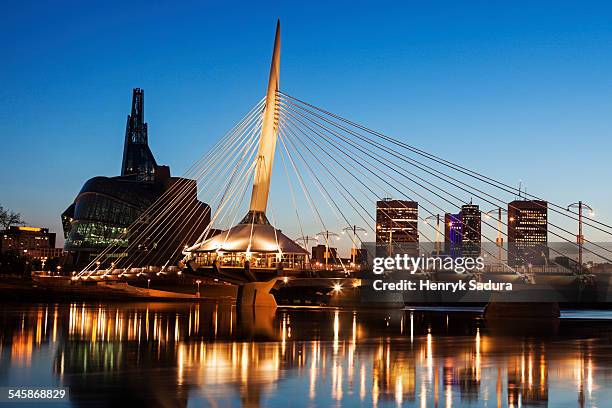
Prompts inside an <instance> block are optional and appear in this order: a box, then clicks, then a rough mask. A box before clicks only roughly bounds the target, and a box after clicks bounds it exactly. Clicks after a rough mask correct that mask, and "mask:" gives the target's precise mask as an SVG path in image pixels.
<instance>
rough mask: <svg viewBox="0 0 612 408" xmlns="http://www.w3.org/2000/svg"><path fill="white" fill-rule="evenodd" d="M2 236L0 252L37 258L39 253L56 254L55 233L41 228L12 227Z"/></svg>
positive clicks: (0, 238) (0, 237) (0, 236)
mask: <svg viewBox="0 0 612 408" xmlns="http://www.w3.org/2000/svg"><path fill="white" fill-rule="evenodd" d="M1 234H2V235H0V252H19V253H22V254H28V253H29V255H30V256H35V254H36V253H37V251H38V252H39V253H42V252H44V251H46V253H51V254H52V253H54V251H52V250H55V232H49V229H48V228H39V227H16V226H13V227H10V228H9V229H7V230H5V231H3V232H2V233H1Z"/></svg>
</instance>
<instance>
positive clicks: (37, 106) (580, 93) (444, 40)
mask: <svg viewBox="0 0 612 408" xmlns="http://www.w3.org/2000/svg"><path fill="white" fill-rule="evenodd" d="M85 3H87V4H85ZM125 3H126V2H113V1H105V2H78V1H74V2H62V1H56V2H7V3H6V4H4V6H3V13H2V16H0V38H1V40H0V52H1V54H2V63H1V64H0V84H2V85H1V86H0V137H1V140H2V142H1V145H2V149H1V152H2V154H1V156H2V157H1V159H0V203H1V204H2V205H4V206H5V207H8V208H12V209H14V210H17V211H20V212H22V214H23V215H24V218H25V219H26V220H27V221H28V222H29V223H30V224H35V225H46V226H50V227H51V228H52V229H53V230H55V231H57V232H60V231H61V226H60V221H59V214H60V213H61V212H62V211H63V210H64V209H65V208H66V206H67V205H68V204H69V203H70V202H71V201H72V200H73V199H74V196H75V195H76V193H77V192H78V190H79V189H80V187H81V185H82V184H83V182H84V181H85V180H86V179H88V178H90V177H93V176H96V175H108V176H113V175H117V174H118V173H119V170H120V165H121V151H122V144H123V136H124V129H125V119H126V115H127V114H128V113H129V107H130V98H131V89H132V88H134V87H141V88H144V89H145V96H146V102H145V108H146V113H145V116H146V119H147V121H148V123H149V138H150V145H151V148H152V150H153V152H154V154H155V155H156V158H157V161H158V162H159V163H163V164H168V165H170V166H171V168H172V172H173V174H175V175H179V174H181V173H182V172H183V171H184V170H185V169H186V168H187V167H188V166H189V165H190V163H192V162H193V161H195V160H196V159H197V158H198V157H200V156H201V155H202V154H203V153H204V152H205V151H206V150H207V148H208V147H209V146H211V145H212V143H213V142H214V141H215V140H216V138H218V137H219V136H221V135H222V134H223V133H224V132H225V131H226V130H227V129H228V128H229V127H231V125H232V124H233V123H234V122H235V121H236V120H238V119H239V118H240V117H242V115H243V114H244V113H245V112H246V111H247V110H248V109H249V108H250V107H251V106H252V105H253V104H254V103H255V102H256V101H257V100H258V99H259V98H260V97H261V96H263V94H264V92H265V85H266V84H265V80H266V77H267V70H268V64H269V59H270V52H271V46H272V39H273V34H274V25H275V22H276V18H277V17H280V18H281V21H282V25H283V45H282V46H283V49H282V59H283V61H282V68H281V69H282V73H281V87H282V89H283V90H285V91H286V92H288V93H289V94H292V95H295V96H299V97H301V98H302V99H305V100H307V101H310V102H313V103H315V104H317V105H319V106H323V107H326V108H328V109H329V110H331V111H334V112H337V113H340V114H342V115H344V116H347V117H350V118H356V119H358V120H359V122H361V123H364V124H366V125H368V126H369V127H371V128H373V129H377V130H380V131H383V132H385V133H387V134H390V135H394V136H396V137H398V138H400V139H402V140H406V141H408V142H410V143H411V144H413V145H416V146H419V147H421V148H423V149H425V150H427V151H430V152H435V153H437V154H439V155H441V156H443V157H448V158H453V159H454V160H456V161H458V162H461V163H462V164H465V165H466V166H468V167H471V168H474V169H477V170H481V171H483V172H486V173H487V174H489V175H491V176H493V177H495V178H498V179H501V180H503V181H506V182H508V183H510V184H513V185H514V184H518V181H519V180H523V183H524V184H525V185H526V186H527V188H528V191H529V192H532V193H534V194H535V193H537V194H538V195H542V196H545V197H546V198H548V199H550V200H552V201H556V202H559V203H569V202H574V201H577V200H578V199H582V200H584V201H586V202H588V203H589V204H591V205H592V206H594V207H595V208H596V210H597V214H598V218H599V219H601V220H604V221H612V209H611V208H610V204H609V203H610V202H611V201H612V191H611V189H610V188H609V185H610V176H611V173H612V172H611V170H610V153H611V152H612V141H611V140H612V120H611V119H610V118H611V117H612V116H611V113H612V24H611V20H610V16H612V6H611V5H609V4H607V3H606V2H601V3H597V2H562V1H555V2H520V1H517V2H488V1H487V2H485V1H483V2H435V3H433V2H384V1H382V2H381V1H378V2H355V1H350V2H340V1H337V2H320V3H317V2H315V1H311V2H261V1H258V2H245V3H241V2H192V3H189V2H182V4H181V5H176V4H173V3H170V2H167V3H163V2H141V3H137V2H131V3H129V4H125ZM149 3H155V4H153V5H151V4H149ZM517 167H519V168H517Z"/></svg>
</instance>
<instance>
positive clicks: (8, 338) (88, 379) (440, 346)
mask: <svg viewBox="0 0 612 408" xmlns="http://www.w3.org/2000/svg"><path fill="white" fill-rule="evenodd" d="M581 313H583V312H573V313H571V317H573V318H572V319H562V320H561V322H560V324H558V325H555V324H545V323H542V322H535V323H534V324H533V325H532V327H529V325H527V324H525V323H524V322H521V323H503V324H500V325H499V327H496V326H497V325H495V324H494V325H493V326H491V325H487V324H486V322H485V321H483V320H482V319H481V318H480V314H479V313H474V312H463V313H455V312H449V311H447V310H442V311H436V312H431V311H429V312H428V311H423V310H412V311H411V310H406V311H338V310H334V309H279V310H277V311H276V312H275V313H272V312H267V313H266V312H262V311H258V312H257V313H254V312H252V311H251V312H244V313H237V312H236V310H235V308H234V307H232V306H231V305H229V304H218V303H201V304H187V303H185V304H172V303H149V304H122V305H112V304H111V305H97V304H96V305H93V304H83V303H79V304H71V305H35V306H29V305H14V304H13V305H3V308H2V311H1V312H0V318H1V319H2V320H1V327H0V357H1V358H0V386H6V385H10V386H17V385H22V386H33V385H38V386H42V385H47V386H50V385H60V384H61V385H64V386H68V387H70V396H71V401H72V405H73V406H110V405H116V406H123V405H126V404H133V405H134V406H139V405H142V404H143V403H148V404H149V405H155V406H218V407H225V406H248V407H255V406H283V407H284V406H304V407H315V406H323V407H326V406H333V405H337V406H380V407H383V406H420V407H430V406H438V407H451V406H464V405H471V406H487V407H505V406H511V407H519V406H551V407H553V406H560V405H562V406H605V405H606V404H607V403H609V401H611V400H612V391H610V385H611V382H612V355H611V354H610V350H612V347H611V345H612V344H611V342H610V339H611V338H612V321H610V320H609V319H607V320H606V319H604V320H589V321H584V320H580V319H578V318H579V317H580V314H581ZM584 314H585V316H592V314H590V315H589V314H588V313H584ZM599 314H601V312H600V313H599ZM604 314H605V313H604ZM509 329H510V330H509ZM518 330H520V331H521V333H518ZM525 330H526V331H525ZM54 406H58V405H54Z"/></svg>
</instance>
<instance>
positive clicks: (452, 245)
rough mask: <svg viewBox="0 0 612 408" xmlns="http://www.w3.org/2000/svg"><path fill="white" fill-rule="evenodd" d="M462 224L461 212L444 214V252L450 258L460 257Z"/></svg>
mask: <svg viewBox="0 0 612 408" xmlns="http://www.w3.org/2000/svg"><path fill="white" fill-rule="evenodd" d="M462 235H463V222H462V217H461V212H459V213H458V214H451V213H446V214H444V246H445V252H446V253H447V254H448V255H450V256H452V257H457V256H461V242H462V239H461V238H462Z"/></svg>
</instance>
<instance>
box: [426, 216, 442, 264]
mask: <svg viewBox="0 0 612 408" xmlns="http://www.w3.org/2000/svg"><path fill="white" fill-rule="evenodd" d="M434 218H435V220H436V240H435V246H436V248H435V249H436V255H439V254H440V214H432V215H430V216H428V217H425V218H423V223H425V224H428V225H429V220H432V219H434Z"/></svg>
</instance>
